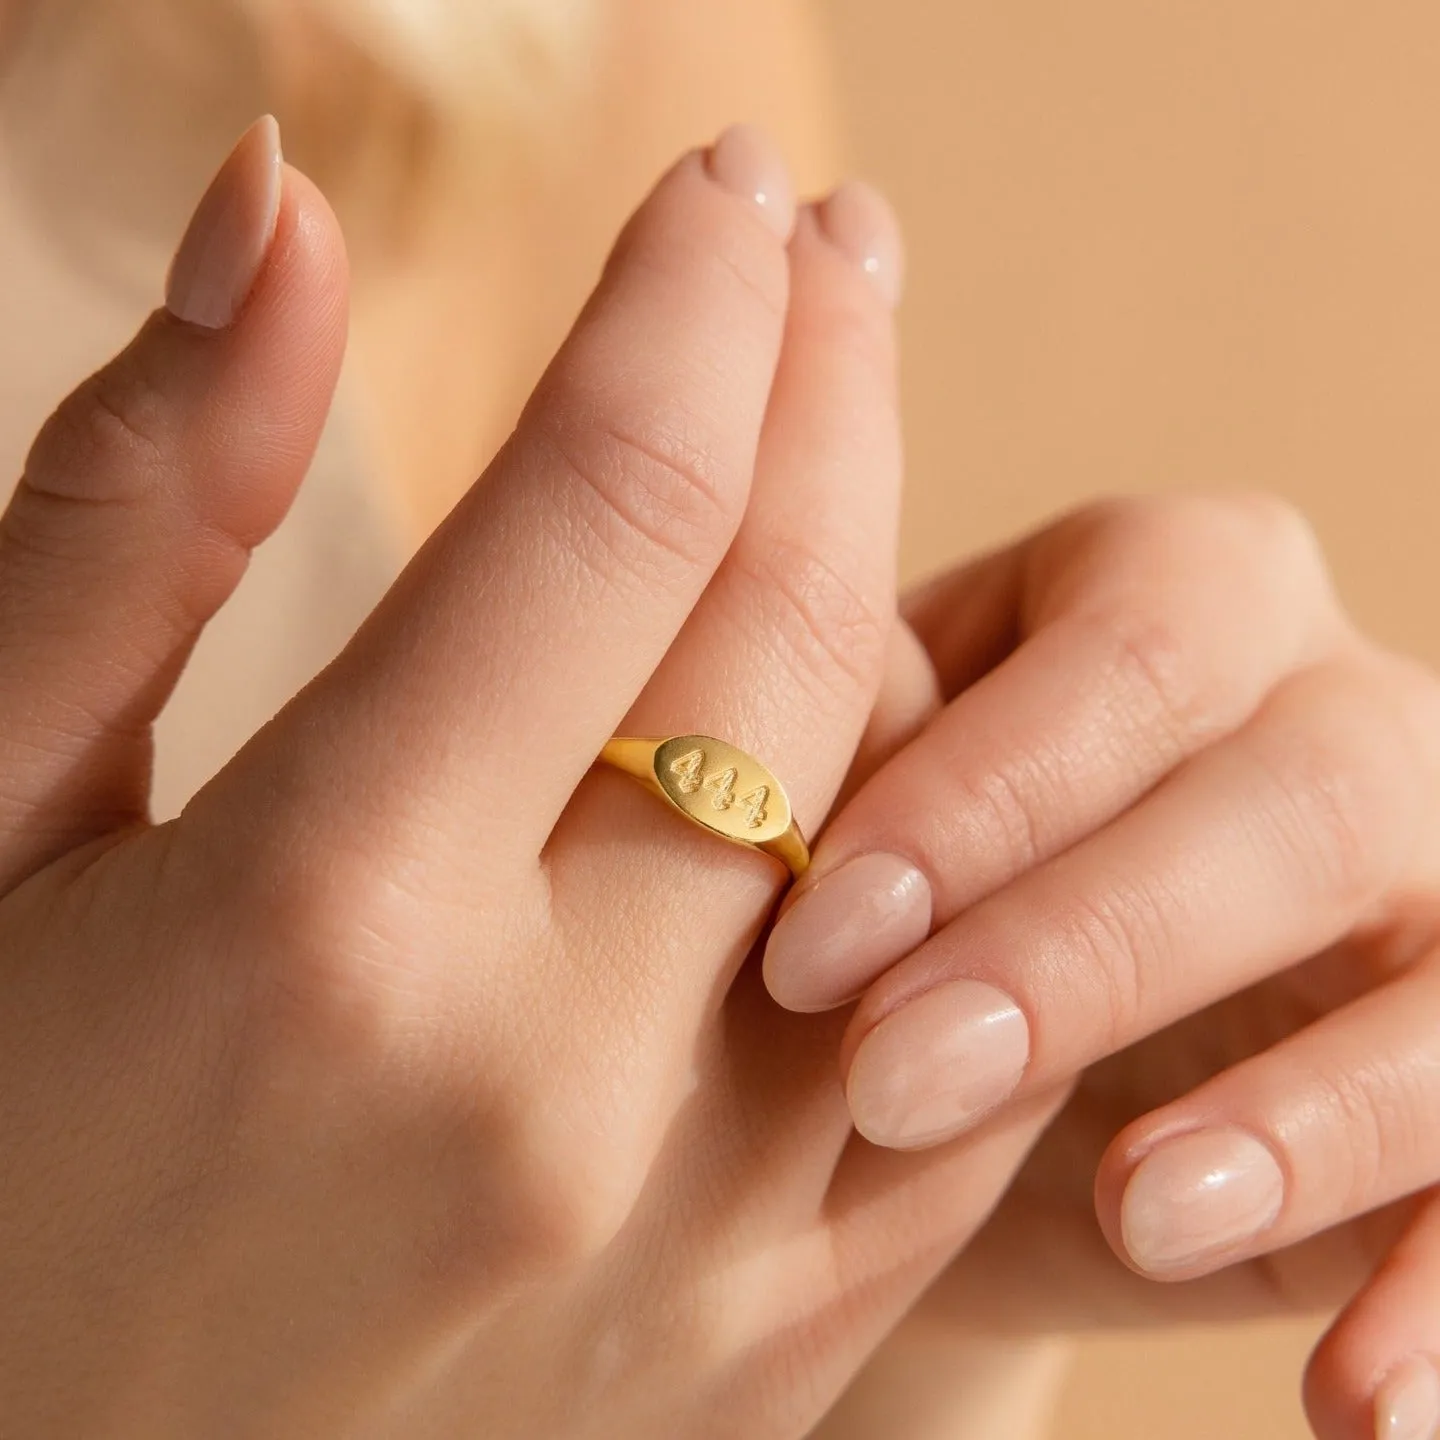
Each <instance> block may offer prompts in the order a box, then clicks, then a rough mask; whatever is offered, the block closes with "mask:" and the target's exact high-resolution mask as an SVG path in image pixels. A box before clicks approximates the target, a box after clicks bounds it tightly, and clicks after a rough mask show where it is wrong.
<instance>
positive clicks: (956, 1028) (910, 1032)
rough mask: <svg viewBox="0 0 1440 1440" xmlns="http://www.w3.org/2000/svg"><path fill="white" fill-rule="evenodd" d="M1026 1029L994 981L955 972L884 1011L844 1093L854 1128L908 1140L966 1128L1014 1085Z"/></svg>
mask: <svg viewBox="0 0 1440 1440" xmlns="http://www.w3.org/2000/svg"><path fill="white" fill-rule="evenodd" d="M1029 1058H1030V1029H1029V1026H1028V1025H1027V1024H1026V1021H1025V1017H1024V1015H1022V1014H1021V1013H1020V1009H1019V1007H1018V1006H1017V1005H1016V1004H1015V1002H1014V1001H1013V1000H1012V999H1011V998H1010V997H1009V996H1008V995H1006V994H1004V993H1003V992H1002V991H999V990H997V989H995V987H994V986H993V985H985V984H982V983H981V982H980V981H978V980H952V981H950V982H948V983H947V984H944V985H937V986H936V987H935V988H934V989H933V990H927V991H926V992H925V993H924V994H923V995H917V996H916V997H915V999H913V1000H911V1001H910V1002H909V1004H907V1005H903V1006H901V1008H900V1009H899V1010H896V1011H894V1012H893V1013H892V1014H890V1015H887V1016H886V1017H885V1018H884V1019H883V1020H882V1021H881V1022H880V1023H879V1024H878V1025H877V1026H876V1027H875V1028H874V1029H873V1030H872V1031H871V1032H870V1033H869V1034H868V1035H867V1036H866V1037H865V1038H864V1039H863V1040H862V1041H861V1042H860V1048H859V1049H858V1050H857V1051H856V1052H855V1058H854V1060H853V1061H852V1062H851V1064H850V1077H849V1080H848V1082H847V1084H846V1087H845V1088H846V1094H847V1096H848V1097H849V1101H850V1114H851V1116H852V1118H853V1119H854V1121H855V1128H856V1129H857V1130H858V1131H859V1132H860V1133H861V1134H862V1135H863V1136H864V1137H865V1138H866V1139H867V1140H870V1141H873V1142H874V1143H875V1144H876V1145H886V1146H889V1147H890V1148H891V1149H895V1150H914V1149H918V1148H920V1147H921V1146H924V1145H935V1144H938V1143H939V1142H940V1141H942V1140H948V1139H950V1137H951V1136H953V1135H958V1134H960V1133H961V1131H963V1130H968V1129H969V1128H970V1127H971V1126H972V1125H974V1124H975V1122H976V1121H978V1120H980V1119H982V1118H983V1117H984V1116H985V1115H987V1114H988V1113H989V1112H990V1111H991V1110H993V1109H994V1108H995V1107H996V1106H997V1105H999V1104H1001V1103H1002V1102H1003V1101H1005V1100H1006V1099H1008V1098H1009V1096H1010V1095H1011V1093H1012V1092H1013V1091H1014V1090H1015V1087H1016V1086H1017V1085H1019V1083H1020V1079H1021V1076H1022V1075H1023V1074H1024V1073H1025V1066H1026V1063H1027V1062H1028V1060H1029Z"/></svg>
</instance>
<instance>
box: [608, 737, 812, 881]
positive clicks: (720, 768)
mask: <svg viewBox="0 0 1440 1440" xmlns="http://www.w3.org/2000/svg"><path fill="white" fill-rule="evenodd" d="M600 759H601V761H602V762H604V763H605V764H606V765H613V766H614V767H615V768H616V769H617V770H623V771H624V772H625V773H626V774H627V775H629V776H630V777H631V778H632V779H635V780H638V781H639V782H640V783H641V784H642V785H643V786H644V787H645V788H646V789H647V790H650V791H652V792H653V793H654V794H656V795H658V796H660V798H661V799H662V800H664V801H666V802H667V803H668V804H670V805H671V806H673V807H674V808H675V809H676V810H678V811H679V812H680V813H681V814H682V815H683V816H685V818H686V819H687V820H692V821H694V822H695V824H697V825H700V826H702V827H703V828H704V829H706V830H708V831H710V832H711V834H714V835H719V836H720V837H721V838H722V839H725V840H731V841H734V843H735V844H737V845H748V846H750V847H751V849H753V850H763V851H764V852H765V853H766V854H767V855H773V856H774V857H775V859H777V860H779V861H781V862H782V863H783V864H785V865H786V866H787V867H788V868H789V871H790V873H791V874H792V875H793V876H794V877H795V878H796V879H797V880H798V879H799V878H800V877H801V876H802V875H803V874H804V873H805V871H806V870H807V869H808V868H809V865H810V847H809V846H808V845H806V843H805V837H804V836H803V835H802V834H801V833H800V827H799V826H798V825H797V824H796V823H795V817H794V816H793V815H792V814H791V813H790V797H789V796H788V795H786V793H785V787H784V786H783V785H782V784H781V783H780V782H779V781H778V780H777V779H776V778H775V777H774V775H772V774H771V773H770V771H769V770H767V769H766V768H765V766H763V765H762V764H761V763H760V762H759V761H758V760H756V759H755V757H754V756H753V755H747V754H746V753H745V752H744V751H743V750H737V749H736V748H735V746H733V745H731V744H729V743H728V742H726V741H724V740H716V739H715V738H714V737H713V736H710V735H671V736H669V737H668V738H663V739H662V738H646V737H642V736H626V735H617V736H616V737H615V738H614V739H613V740H610V741H609V742H608V743H607V744H606V746H605V748H604V749H603V750H602V751H601V752H600Z"/></svg>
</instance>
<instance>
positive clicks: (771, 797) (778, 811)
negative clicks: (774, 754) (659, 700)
mask: <svg viewBox="0 0 1440 1440" xmlns="http://www.w3.org/2000/svg"><path fill="white" fill-rule="evenodd" d="M655 778H656V780H658V781H659V782H660V788H661V789H662V790H663V791H664V792H665V795H666V798H667V799H668V800H669V801H670V802H671V803H672V804H673V805H675V806H676V807H677V808H678V809H680V810H683V811H684V812H685V813H686V814H687V815H688V816H689V817H690V818H691V819H692V820H697V821H699V823H700V824H701V825H703V826H704V827H705V828H706V829H707V830H714V831H715V832H716V833H717V834H720V835H723V836H725V838H726V839H727V840H743V841H746V842H748V843H749V844H751V845H755V844H759V843H761V842H763V841H766V840H777V839H779V837H780V836H781V835H783V834H784V833H785V832H786V831H787V830H788V829H789V828H790V801H789V799H788V798H787V796H786V794H785V790H784V788H783V787H782V786H781V784H780V782H779V781H778V780H777V779H776V778H775V777H774V776H773V775H772V774H771V773H770V772H769V771H768V770H767V769H766V768H765V767H764V766H763V765H762V764H761V763H760V762H759V761H758V760H756V759H755V758H754V757H753V756H751V755H747V754H746V753H745V752H744V751H743V750H737V749H736V748H735V747H734V746H733V745H727V744H726V743H725V741H723V740H716V739H713V738H712V737H711V736H709V735H676V736H674V737H672V738H671V739H669V740H667V741H665V743H664V744H663V745H660V746H659V747H658V748H657V749H656V751H655Z"/></svg>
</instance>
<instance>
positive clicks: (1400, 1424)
mask: <svg viewBox="0 0 1440 1440" xmlns="http://www.w3.org/2000/svg"><path fill="white" fill-rule="evenodd" d="M1437 1436H1440V1371H1437V1370H1436V1368H1435V1366H1434V1365H1433V1364H1432V1363H1431V1362H1430V1361H1429V1360H1426V1359H1425V1358H1424V1357H1423V1356H1420V1355H1416V1356H1412V1357H1411V1358H1410V1359H1409V1360H1406V1361H1405V1362H1404V1363H1403V1364H1401V1365H1397V1366H1396V1367H1395V1369H1394V1370H1392V1371H1391V1372H1390V1374H1389V1375H1388V1376H1386V1378H1385V1383H1384V1384H1383V1385H1381V1387H1380V1390H1379V1392H1378V1393H1377V1394H1376V1396H1375V1440H1436V1437H1437Z"/></svg>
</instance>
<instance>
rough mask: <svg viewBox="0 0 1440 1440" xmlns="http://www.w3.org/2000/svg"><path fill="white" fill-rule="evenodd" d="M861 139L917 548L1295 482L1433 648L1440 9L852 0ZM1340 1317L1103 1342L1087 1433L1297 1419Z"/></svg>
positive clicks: (1153, 1432)
mask: <svg viewBox="0 0 1440 1440" xmlns="http://www.w3.org/2000/svg"><path fill="white" fill-rule="evenodd" d="M830 15H831V17H832V22H833V23H832V29H833V37H834V47H835V52H836V56H837V60H838V63H839V67H840V73H841V93H842V100H843V103H844V106H845V110H846V112H847V115H848V119H849V126H850V140H851V151H852V154H853V156H854V158H855V159H856V160H857V161H858V163H859V166H860V168H861V169H862V171H864V172H865V173H868V174H869V175H871V176H873V177H874V178H876V179H878V180H879V181H880V182H881V183H882V184H883V185H884V186H885V187H886V188H887V190H888V191H889V192H890V194H891V195H892V197H893V198H894V199H895V201H896V203H897V205H898V207H899V210H900V212H901V215H902V217H903V219H904V221H905V223H906V226H907V229H908V232H909V239H910V245H911V257H912V268H911V283H910V290H909V296H908V300H907V303H906V306H905V310H904V315H903V325H904V338H905V350H904V354H905V360H906V366H907V372H906V396H907V421H908V430H909V446H910V475H911V482H910V495H909V508H908V514H907V523H906V528H905V549H904V560H905V564H906V568H907V570H908V571H910V572H911V573H912V574H913V573H914V572H916V571H919V570H924V569H927V568H929V567H932V566H935V565H938V564H939V563H941V562H942V561H944V560H945V559H947V558H948V557H950V556H952V555H953V554H954V553H955V552H956V550H957V549H959V548H966V549H968V548H971V547H974V546H977V545H984V544H986V543H989V542H991V541H994V540H998V539H1000V538H1001V537H1004V536H1006V535H1009V534H1011V533H1012V532H1013V531H1015V530H1016V529H1017V528H1019V527H1023V526H1026V525H1029V524H1031V523H1033V522H1034V521H1036V520H1038V519H1040V518H1041V517H1043V516H1045V515H1047V514H1049V513H1050V512H1051V511H1053V510H1054V509H1055V508H1056V507H1057V506H1063V505H1068V504H1071V503H1073V502H1074V501H1076V500H1078V499H1081V498H1083V497H1085V496H1088V495H1093V494H1096V493H1100V492H1104V491H1108V490H1152V489H1159V488H1164V487H1169V486H1233V485H1263V486H1266V487H1268V488H1273V489H1277V490H1280V491H1283V492H1284V493H1285V494H1287V495H1289V496H1291V497H1293V498H1294V499H1295V500H1297V501H1299V502H1300V503H1301V504H1302V505H1303V506H1304V507H1305V509H1306V510H1307V511H1308V512H1309V513H1310V515H1311V516H1312V517H1313V519H1314V521H1315V524H1316V525H1317V527H1318V528H1319V530H1320V532H1321V535H1322V538H1323V539H1324V541H1325V544H1326V546H1327V548H1328V550H1329V552H1330V554H1331V556H1332V557H1333V560H1334V563H1335V567H1336V570H1337V572H1338V574H1339V578H1340V583H1341V586H1342V588H1343V590H1344V592H1345V594H1346V596H1347V598H1348V599H1349V601H1350V602H1351V604H1352V605H1353V606H1354V608H1355V609H1356V611H1357V612H1358V613H1359V615H1360V616H1361V617H1362V618H1363V620H1364V621H1365V623H1366V624H1367V625H1368V626H1370V627H1371V628H1372V630H1374V631H1375V632H1376V633H1378V634H1380V635H1383V636H1384V637H1385V638H1386V639H1388V640H1390V641H1393V642H1394V643H1396V644H1398V645H1403V646H1405V647H1407V648H1410V649H1412V650H1416V651H1419V652H1421V653H1423V654H1424V655H1426V656H1427V657H1428V658H1430V659H1431V660H1432V661H1434V660H1437V659H1440V624H1437V621H1436V616H1437V609H1440V576H1437V572H1436V566H1435V561H1434V553H1435V541H1436V536H1437V533H1440V485H1437V478H1436V477H1437V474H1440V425H1437V422H1436V404H1435V388H1436V387H1435V375H1436V368H1437V365H1436V362H1437V355H1440V278H1437V277H1440V271H1437V257H1440V178H1437V175H1440V145H1437V141H1440V103H1437V90H1436V86H1437V76H1440V10H1437V8H1436V7H1435V6H1434V5H1433V4H1422V3H1402V4H1387V5H1379V6H1359V5H1353V4H1337V3H1329V0H1318V3H1317V0H1304V3H1298V0H1288V3H1276V0H1261V3H1255V0H1207V3H1205V4H1192V3H1179V0H1171V3H1159V4H1157V3H1154V0H1131V3H1117V0H1087V3H1084V4H1067V3H1059V0H1048V3H1047V0H1007V3H1005V4H977V3H965V4H942V3H939V0H931V3H926V4H903V3H902V4H886V5H877V4H875V3H873V0H836V3H834V4H832V5H831V7H830ZM1316 1330H1317V1326H1316V1325H1314V1324H1311V1325H1290V1326H1281V1327H1269V1328H1267V1329H1263V1330H1253V1331H1248V1332H1247V1331H1240V1332H1237V1333H1232V1334H1230V1335H1228V1336H1225V1335H1221V1336H1213V1335H1204V1334H1199V1335H1180V1336H1175V1337H1171V1338H1167V1339H1164V1340H1162V1341H1148V1340H1147V1341H1140V1340H1136V1339H1131V1338H1126V1337H1118V1338H1115V1339H1106V1340H1104V1341H1100V1342H1095V1343H1093V1344H1090V1345H1088V1346H1087V1348H1086V1350H1085V1352H1084V1353H1083V1354H1082V1358H1081V1361H1080V1364H1079V1368H1078V1370H1077V1373H1076V1375H1075V1377H1074V1380H1073V1382H1072V1383H1071V1385H1070V1386H1069V1388H1068V1391H1067V1393H1066V1397H1065V1402H1064V1421H1063V1426H1062V1431H1063V1435H1064V1437H1065V1440H1091V1437H1094V1440H1101V1437H1104V1440H1121V1437H1126V1440H1128V1437H1132V1436H1133V1437H1141V1436H1145V1437H1150V1436H1160V1437H1165V1440H1191V1437H1194V1440H1201V1437H1204V1440H1213V1437H1214V1436H1217V1435H1223V1436H1226V1437H1230V1440H1289V1437H1292V1436H1294V1437H1299V1436H1302V1435H1308V1433H1309V1432H1308V1429H1307V1428H1306V1427H1305V1425H1304V1422H1303V1420H1302V1418H1301V1415H1300V1410H1299V1404H1298V1399H1297V1398H1296V1397H1297V1393H1298V1385H1297V1381H1298V1374H1299V1367H1300V1363H1301V1360H1302V1357H1303V1356H1304V1354H1305V1352H1306V1349H1307V1346H1308V1341H1309V1339H1310V1338H1311V1337H1312V1336H1313V1335H1314V1334H1315V1333H1316Z"/></svg>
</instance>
